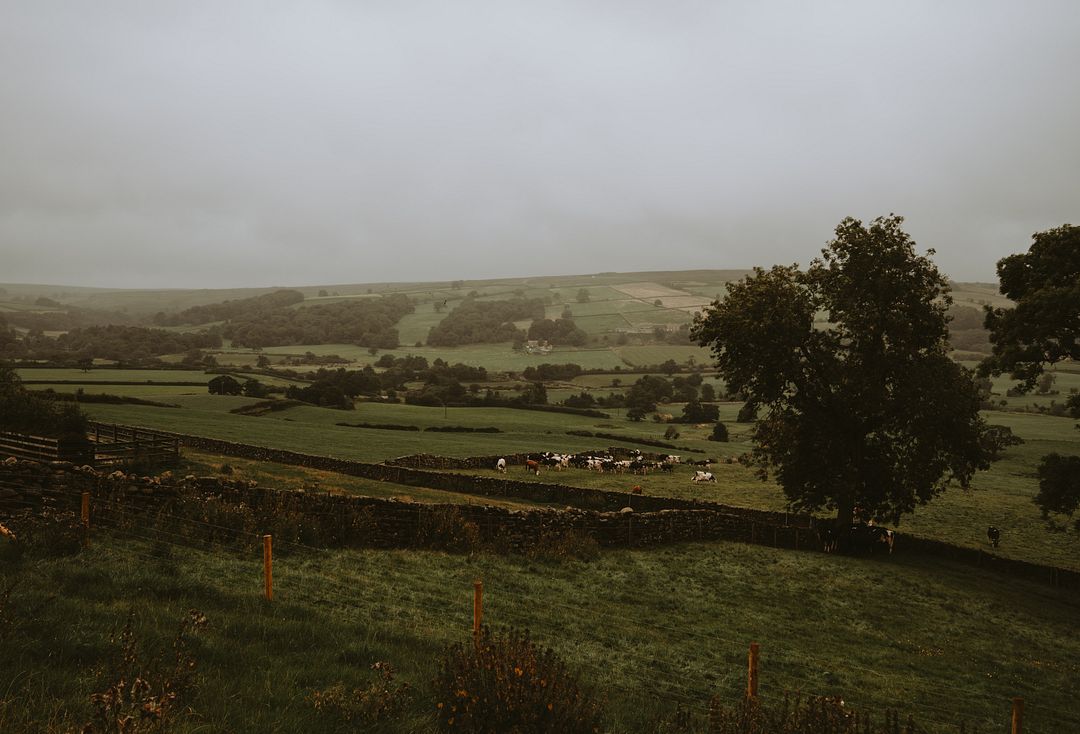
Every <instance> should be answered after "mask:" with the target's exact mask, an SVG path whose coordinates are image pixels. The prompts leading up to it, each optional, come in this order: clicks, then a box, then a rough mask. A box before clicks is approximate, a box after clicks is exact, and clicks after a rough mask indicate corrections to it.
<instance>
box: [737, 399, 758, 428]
mask: <svg viewBox="0 0 1080 734" xmlns="http://www.w3.org/2000/svg"><path fill="white" fill-rule="evenodd" d="M757 414H758V408H757V405H756V404H755V403H754V401H753V400H747V401H746V402H745V403H743V406H742V407H741V408H739V414H738V415H737V416H735V422H736V423H753V422H754V421H756V420H757Z"/></svg>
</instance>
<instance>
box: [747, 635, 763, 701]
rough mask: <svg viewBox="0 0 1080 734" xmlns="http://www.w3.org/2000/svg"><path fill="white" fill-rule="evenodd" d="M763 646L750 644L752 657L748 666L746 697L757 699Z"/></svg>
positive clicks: (748, 661) (754, 643)
mask: <svg viewBox="0 0 1080 734" xmlns="http://www.w3.org/2000/svg"><path fill="white" fill-rule="evenodd" d="M760 651H761V646H760V645H758V643H756V642H751V643H750V656H749V658H748V660H747V666H746V697H747V698H757V689H758V654H759V653H760Z"/></svg>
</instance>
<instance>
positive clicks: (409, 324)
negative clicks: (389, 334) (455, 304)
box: [397, 303, 450, 345]
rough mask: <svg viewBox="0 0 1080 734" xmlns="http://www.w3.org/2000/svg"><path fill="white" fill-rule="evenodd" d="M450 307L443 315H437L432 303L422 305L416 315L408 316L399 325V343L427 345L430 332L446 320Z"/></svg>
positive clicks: (417, 309) (418, 307) (417, 308)
mask: <svg viewBox="0 0 1080 734" xmlns="http://www.w3.org/2000/svg"><path fill="white" fill-rule="evenodd" d="M449 310H450V309H449V307H448V308H446V309H444V310H443V312H442V313H436V312H435V308H434V306H433V305H432V304H430V303H422V304H420V305H418V306H417V307H416V311H415V312H414V313H410V314H406V315H405V316H403V317H402V318H401V320H400V321H398V323H397V330H398V342H399V343H400V344H404V345H408V344H416V343H417V342H419V343H420V344H427V337H428V332H429V331H431V327H433V326H435V325H436V324H438V323H439V322H441V321H442V320H443V319H444V318H446V314H447V313H448V312H449Z"/></svg>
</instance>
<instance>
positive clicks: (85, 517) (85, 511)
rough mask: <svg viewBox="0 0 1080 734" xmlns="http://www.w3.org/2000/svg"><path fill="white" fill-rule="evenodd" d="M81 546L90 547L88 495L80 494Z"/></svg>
mask: <svg viewBox="0 0 1080 734" xmlns="http://www.w3.org/2000/svg"><path fill="white" fill-rule="evenodd" d="M82 525H83V545H84V546H88V545H90V493H89V492H83V493H82Z"/></svg>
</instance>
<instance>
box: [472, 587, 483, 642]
mask: <svg viewBox="0 0 1080 734" xmlns="http://www.w3.org/2000/svg"><path fill="white" fill-rule="evenodd" d="M483 619H484V582H483V581H481V580H480V579H476V581H473V600H472V631H473V634H474V635H479V634H480V622H481V621H482V620H483Z"/></svg>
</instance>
